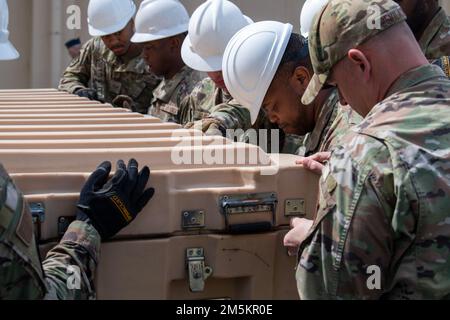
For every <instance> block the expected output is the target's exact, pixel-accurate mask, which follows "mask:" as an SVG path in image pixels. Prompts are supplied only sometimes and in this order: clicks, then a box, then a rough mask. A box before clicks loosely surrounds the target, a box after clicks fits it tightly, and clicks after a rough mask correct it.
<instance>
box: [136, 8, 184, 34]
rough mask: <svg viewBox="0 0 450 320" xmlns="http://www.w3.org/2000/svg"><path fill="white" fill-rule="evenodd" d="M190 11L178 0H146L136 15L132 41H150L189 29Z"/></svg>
mask: <svg viewBox="0 0 450 320" xmlns="http://www.w3.org/2000/svg"><path fill="white" fill-rule="evenodd" d="M188 25H189V13H188V12H187V10H186V8H185V7H184V6H183V5H182V4H181V3H180V2H179V1H178V0H145V1H144V2H142V4H141V6H140V8H139V10H138V13H137V15H136V33H135V34H134V36H133V38H131V41H132V42H137V43H141V42H149V41H155V40H160V39H164V38H169V37H172V36H175V35H177V34H181V33H184V32H186V31H188Z"/></svg>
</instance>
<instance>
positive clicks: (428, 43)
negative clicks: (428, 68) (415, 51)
mask: <svg viewBox="0 0 450 320" xmlns="http://www.w3.org/2000/svg"><path fill="white" fill-rule="evenodd" d="M419 44H420V47H421V48H422V51H423V52H424V53H425V56H426V57H427V59H428V60H435V59H439V58H441V57H442V56H450V19H449V18H448V17H447V15H446V14H445V10H444V9H443V8H440V9H439V12H438V13H437V14H436V15H435V16H434V18H433V20H431V22H430V24H429V25H428V27H427V28H426V29H425V31H424V32H423V34H422V36H421V37H420V40H419Z"/></svg>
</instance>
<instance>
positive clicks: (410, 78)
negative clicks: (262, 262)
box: [296, 0, 450, 299]
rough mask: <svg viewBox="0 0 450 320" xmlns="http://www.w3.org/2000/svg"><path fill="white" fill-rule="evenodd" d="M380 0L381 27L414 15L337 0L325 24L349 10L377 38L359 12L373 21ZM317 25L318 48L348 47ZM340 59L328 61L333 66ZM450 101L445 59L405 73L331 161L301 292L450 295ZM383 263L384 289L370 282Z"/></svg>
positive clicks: (354, 31)
mask: <svg viewBox="0 0 450 320" xmlns="http://www.w3.org/2000/svg"><path fill="white" fill-rule="evenodd" d="M381 2H383V6H381V5H380V4H381ZM372 4H376V5H378V6H379V7H380V8H383V9H382V10H380V11H381V12H380V13H381V14H383V16H384V17H385V18H386V19H385V20H382V22H383V27H382V29H380V30H386V29H388V28H390V27H391V26H392V25H394V24H396V23H398V22H401V21H404V20H405V18H406V17H405V16H404V15H403V13H402V12H401V11H399V7H398V6H397V5H396V4H395V3H394V2H392V1H389V0H387V1H386V0H371V1H369V2H367V1H366V0H353V1H352V2H351V3H350V4H348V3H347V4H346V5H345V6H342V7H341V6H340V3H339V0H331V2H330V3H329V4H328V6H327V7H326V9H325V11H324V13H323V15H322V17H323V19H324V20H323V21H327V23H325V24H326V27H325V29H327V30H335V31H334V32H340V30H339V29H340V28H339V27H335V25H334V23H336V24H338V25H339V19H346V28H347V34H346V37H351V39H352V41H358V40H360V41H361V40H362V39H361V38H360V37H365V39H368V38H370V37H371V36H372V35H375V34H376V32H380V30H367V29H366V27H365V26H364V25H362V24H359V25H358V24H357V22H356V21H364V17H361V12H370V11H368V10H367V6H369V5H372ZM386 8H387V9H386ZM344 10H345V12H346V13H347V14H345V13H343V11H344ZM330 16H333V17H336V18H334V20H333V18H330ZM336 20H338V21H337V22H334V21H336ZM322 27H324V26H322ZM364 33H365V34H364ZM313 34H317V36H320V41H321V42H320V43H321V45H319V44H318V40H316V39H314V40H313V41H311V44H310V46H311V47H312V48H311V49H312V50H311V52H313V53H314V52H315V53H317V54H318V56H321V57H325V55H323V53H318V52H320V51H321V50H323V49H320V48H321V47H320V46H322V48H324V47H327V48H329V49H328V50H335V51H338V50H340V51H339V52H345V51H346V50H347V48H343V49H342V48H337V47H334V48H333V47H330V46H328V45H327V43H328V42H327V41H326V40H327V39H333V35H328V37H329V38H326V37H327V36H326V35H323V37H322V34H320V33H318V32H317V21H316V24H314V27H313ZM337 34H339V33H337ZM324 38H325V39H324ZM363 39H364V38H363ZM342 40H343V42H342V43H344V44H345V43H346V39H342ZM348 45H349V46H351V43H349V44H348ZM328 54H329V55H328V57H331V56H334V57H335V58H334V59H336V60H337V59H339V56H340V55H339V53H336V52H334V51H332V52H328ZM314 58H315V59H317V56H316V57H314ZM314 58H313V61H314ZM315 61H316V63H319V62H318V61H317V60H315ZM316 63H314V64H313V65H314V67H315V70H316V73H320V72H318V69H317V68H316ZM334 63H336V62H335V61H331V62H329V60H328V68H332V66H333V65H334ZM449 110H450V81H449V80H447V79H446V78H445V76H444V74H443V73H442V71H441V70H440V69H439V68H437V67H436V66H432V65H424V66H421V67H418V68H416V69H413V70H410V71H408V72H406V73H405V74H403V75H402V76H401V77H400V78H399V79H398V80H397V81H396V82H395V83H394V85H393V86H391V88H390V91H389V92H388V93H387V95H386V98H385V99H384V100H383V101H381V102H380V103H378V104H377V105H375V106H374V107H373V109H372V110H371V112H370V113H369V114H368V116H367V117H366V118H365V119H364V120H363V122H362V123H360V124H359V125H357V126H356V127H354V128H353V129H352V130H351V132H349V133H348V134H347V135H346V136H345V137H343V138H342V140H341V144H340V145H339V146H337V147H336V149H335V150H334V151H333V153H332V157H331V159H330V161H329V163H328V165H326V166H325V169H324V172H323V175H322V178H321V181H320V195H319V210H318V212H317V215H316V218H315V221H314V224H313V226H312V228H311V229H310V231H309V234H308V236H307V238H306V240H305V241H304V242H303V243H302V245H301V246H300V250H299V257H300V263H299V265H298V268H297V274H296V278H297V284H298V289H299V293H300V296H301V298H303V299H371V298H386V299H438V298H450V280H449V279H450V259H448V257H449V253H450V214H449V211H448V208H450V175H449V168H448V163H449V162H450V130H449V123H450V111H449ZM372 268H373V269H372ZM377 269H378V270H379V271H381V274H380V273H377V271H376V270H377ZM374 270H375V271H374ZM374 272H375V276H380V282H381V289H379V290H378V289H376V288H375V289H374V290H371V289H370V288H371V286H370V285H374V284H375V285H376V282H374V281H372V280H373V279H372V280H371V278H370V276H371V275H373V274H374ZM372 289H373V288H372Z"/></svg>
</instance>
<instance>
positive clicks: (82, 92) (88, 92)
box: [75, 89, 102, 102]
mask: <svg viewBox="0 0 450 320" xmlns="http://www.w3.org/2000/svg"><path fill="white" fill-rule="evenodd" d="M75 94H76V95H77V96H79V97H81V98H88V99H89V100H95V101H100V99H99V97H98V94H97V91H95V90H93V89H78V90H77V91H75ZM100 102H102V101H100Z"/></svg>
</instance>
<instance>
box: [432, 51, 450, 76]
mask: <svg viewBox="0 0 450 320" xmlns="http://www.w3.org/2000/svg"><path fill="white" fill-rule="evenodd" d="M433 64H434V65H437V66H438V67H439V68H441V69H442V71H444V73H445V75H446V76H447V78H449V79H450V56H443V57H440V58H439V59H436V60H434V61H433Z"/></svg>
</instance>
